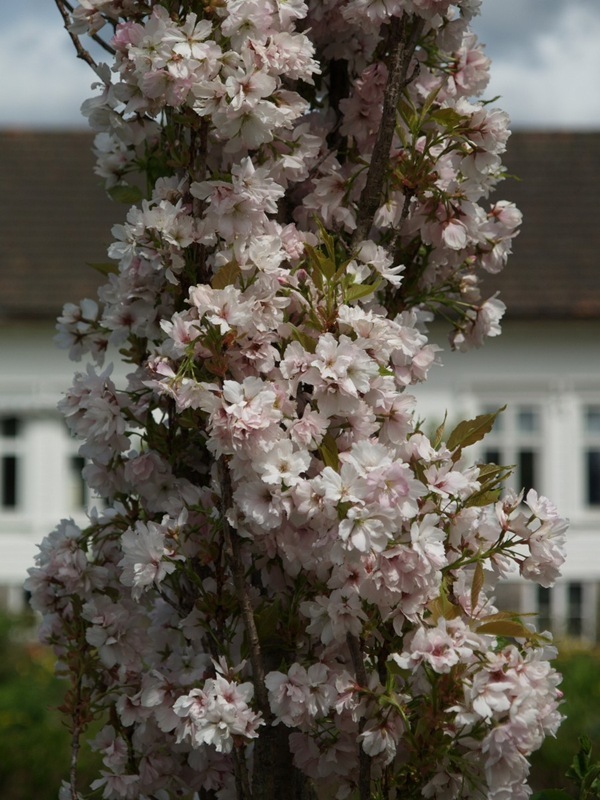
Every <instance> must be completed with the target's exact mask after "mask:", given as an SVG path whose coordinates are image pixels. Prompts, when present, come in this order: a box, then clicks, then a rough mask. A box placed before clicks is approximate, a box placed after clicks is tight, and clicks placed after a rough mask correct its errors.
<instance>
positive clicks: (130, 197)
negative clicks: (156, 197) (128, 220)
mask: <svg viewBox="0 0 600 800" xmlns="http://www.w3.org/2000/svg"><path fill="white" fill-rule="evenodd" d="M108 193H109V195H110V196H111V197H112V199H113V200H114V201H115V202H116V203H125V204H126V205H129V206H131V205H133V204H134V203H139V202H140V200H143V199H144V193H143V192H142V190H141V189H139V188H138V187H137V186H130V185H129V184H128V183H118V184H117V185H116V186H111V187H110V189H109V190H108Z"/></svg>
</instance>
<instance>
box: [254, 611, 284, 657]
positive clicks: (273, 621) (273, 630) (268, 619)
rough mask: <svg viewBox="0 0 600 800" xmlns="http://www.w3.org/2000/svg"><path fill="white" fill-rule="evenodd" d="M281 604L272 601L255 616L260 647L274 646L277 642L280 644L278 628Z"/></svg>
mask: <svg viewBox="0 0 600 800" xmlns="http://www.w3.org/2000/svg"><path fill="white" fill-rule="evenodd" d="M281 610H282V609H281V602H280V601H279V600H274V602H272V603H269V604H268V605H265V606H263V608H261V609H260V611H258V612H257V613H256V614H255V615H254V619H255V621H256V631H257V633H258V637H259V639H260V642H261V644H262V646H263V647H264V646H265V645H267V646H269V645H274V644H276V643H277V642H279V643H281V637H280V636H279V634H278V627H279V624H280V622H281Z"/></svg>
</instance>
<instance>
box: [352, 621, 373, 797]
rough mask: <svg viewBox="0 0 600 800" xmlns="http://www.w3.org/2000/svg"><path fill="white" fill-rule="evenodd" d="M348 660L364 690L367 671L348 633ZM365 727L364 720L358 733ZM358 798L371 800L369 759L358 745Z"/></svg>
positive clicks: (355, 642) (356, 645)
mask: <svg viewBox="0 0 600 800" xmlns="http://www.w3.org/2000/svg"><path fill="white" fill-rule="evenodd" d="M346 642H347V644H348V649H349V650H350V658H351V659H352V666H353V667H354V674H355V676H356V681H357V683H358V685H359V686H362V687H364V688H366V687H367V685H368V678H367V670H366V669H365V660H364V658H363V653H362V649H361V646H360V640H359V639H358V637H357V636H354V635H353V634H351V633H349V634H348V635H347V636H346ZM364 725H365V721H364V719H361V721H360V722H359V724H358V730H359V733H362V731H363V728H364ZM358 796H359V800H371V757H370V756H369V755H368V754H367V753H365V751H364V749H363V747H362V746H361V745H360V744H359V745H358Z"/></svg>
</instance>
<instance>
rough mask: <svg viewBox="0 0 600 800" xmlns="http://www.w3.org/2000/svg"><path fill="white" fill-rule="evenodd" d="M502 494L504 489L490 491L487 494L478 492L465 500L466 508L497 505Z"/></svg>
mask: <svg viewBox="0 0 600 800" xmlns="http://www.w3.org/2000/svg"><path fill="white" fill-rule="evenodd" d="M501 494H502V489H490V490H489V491H485V492H476V493H475V494H472V495H471V497H469V498H467V500H465V504H464V505H465V508H483V506H491V505H493V504H494V503H497V502H498V500H499V499H500V496H501Z"/></svg>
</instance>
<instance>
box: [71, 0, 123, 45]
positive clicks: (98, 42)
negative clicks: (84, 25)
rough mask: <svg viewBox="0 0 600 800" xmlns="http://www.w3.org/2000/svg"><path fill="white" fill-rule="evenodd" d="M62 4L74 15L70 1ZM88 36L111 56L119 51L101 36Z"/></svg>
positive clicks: (93, 34)
mask: <svg viewBox="0 0 600 800" xmlns="http://www.w3.org/2000/svg"><path fill="white" fill-rule="evenodd" d="M62 3H63V4H64V6H65V8H67V9H68V11H69V12H70V13H71V14H72V13H73V4H72V3H69V0H62ZM87 35H88V36H89V37H90V39H93V40H94V42H96V44H99V45H100V47H102V49H103V50H106V52H107V53H110V55H111V56H114V55H116V54H117V51H116V50H115V49H114V47H111V46H110V45H109V43H108V42H105V41H104V39H103V38H102V37H101V36H98V34H97V33H88V34H87Z"/></svg>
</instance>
